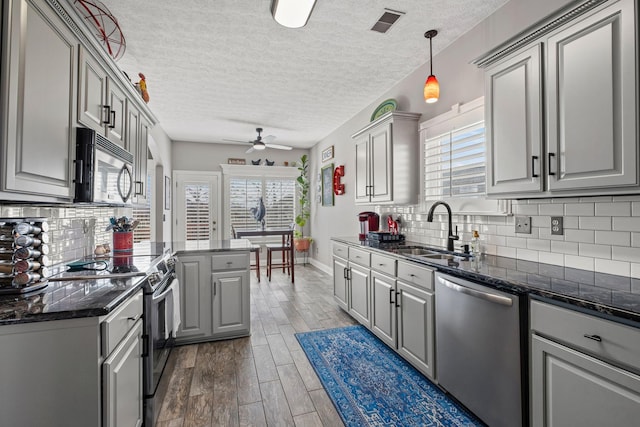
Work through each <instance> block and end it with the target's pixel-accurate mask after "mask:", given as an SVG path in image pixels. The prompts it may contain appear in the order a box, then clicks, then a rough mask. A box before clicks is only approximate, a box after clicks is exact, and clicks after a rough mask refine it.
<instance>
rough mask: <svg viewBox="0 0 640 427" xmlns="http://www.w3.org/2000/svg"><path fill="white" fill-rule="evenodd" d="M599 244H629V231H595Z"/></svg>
mask: <svg viewBox="0 0 640 427" xmlns="http://www.w3.org/2000/svg"><path fill="white" fill-rule="evenodd" d="M596 243H597V244H599V245H615V246H631V233H628V232H626V231H596Z"/></svg>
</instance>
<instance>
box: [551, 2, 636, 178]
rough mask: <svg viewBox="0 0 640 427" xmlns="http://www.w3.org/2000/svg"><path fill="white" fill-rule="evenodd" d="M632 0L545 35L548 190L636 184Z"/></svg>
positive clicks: (604, 9) (614, 4)
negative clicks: (546, 37) (548, 35)
mask: <svg viewBox="0 0 640 427" xmlns="http://www.w3.org/2000/svg"><path fill="white" fill-rule="evenodd" d="M635 15H636V13H634V2H633V0H620V1H613V2H611V5H609V6H607V7H605V8H603V9H602V10H599V11H598V12H596V13H594V14H592V15H591V16H586V17H585V18H584V19H580V20H578V21H576V22H575V23H573V24H572V25H570V26H569V27H567V28H565V29H562V30H560V31H558V32H556V33H554V34H552V35H551V36H550V37H549V38H548V40H547V74H546V79H547V85H546V87H547V117H546V118H547V155H548V159H547V160H548V163H549V170H548V177H549V185H548V187H549V190H551V191H556V190H571V189H590V188H605V187H623V186H630V185H631V186H636V185H638V144H637V139H636V138H637V120H638V117H637V114H636V111H637V110H636V95H637V86H636V85H637V83H636V82H637V79H638V76H637V73H636V61H637V60H638V56H637V53H636V46H635V30H634V16H635Z"/></svg>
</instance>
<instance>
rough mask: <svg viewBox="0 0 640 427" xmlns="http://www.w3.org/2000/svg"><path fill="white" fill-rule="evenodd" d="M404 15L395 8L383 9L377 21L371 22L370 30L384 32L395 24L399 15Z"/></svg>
mask: <svg viewBox="0 0 640 427" xmlns="http://www.w3.org/2000/svg"><path fill="white" fill-rule="evenodd" d="M402 15H404V12H398V11H396V10H391V9H385V10H384V13H383V14H382V16H381V17H380V18H379V19H378V22H376V23H375V24H373V27H371V31H377V32H379V33H386V32H387V31H389V28H391V26H392V25H393V24H395V23H396V22H397V21H398V19H400V17H401V16H402Z"/></svg>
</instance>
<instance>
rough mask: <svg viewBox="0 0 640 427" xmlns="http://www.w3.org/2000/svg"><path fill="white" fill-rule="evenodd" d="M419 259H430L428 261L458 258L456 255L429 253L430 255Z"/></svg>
mask: <svg viewBox="0 0 640 427" xmlns="http://www.w3.org/2000/svg"><path fill="white" fill-rule="evenodd" d="M421 257H422V258H430V259H454V258H460V257H459V256H457V255H451V254H438V253H431V254H426V255H421Z"/></svg>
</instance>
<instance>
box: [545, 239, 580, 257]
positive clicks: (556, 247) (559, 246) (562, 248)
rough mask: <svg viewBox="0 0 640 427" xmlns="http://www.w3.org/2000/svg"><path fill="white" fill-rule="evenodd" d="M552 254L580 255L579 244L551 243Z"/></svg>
mask: <svg viewBox="0 0 640 427" xmlns="http://www.w3.org/2000/svg"><path fill="white" fill-rule="evenodd" d="M551 252H558V253H561V254H569V255H578V243H576V242H551Z"/></svg>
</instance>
